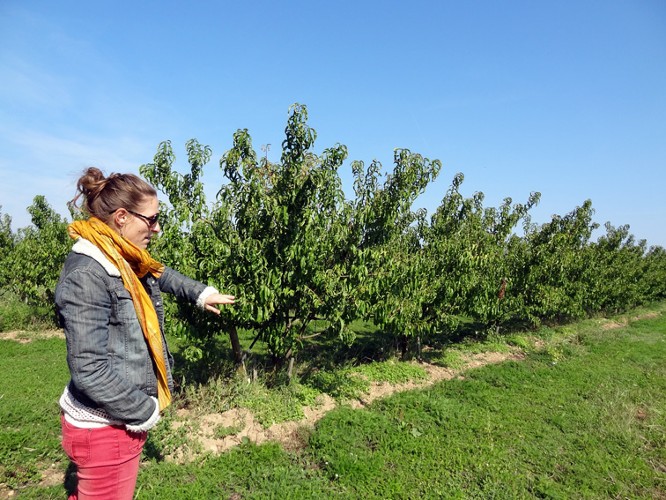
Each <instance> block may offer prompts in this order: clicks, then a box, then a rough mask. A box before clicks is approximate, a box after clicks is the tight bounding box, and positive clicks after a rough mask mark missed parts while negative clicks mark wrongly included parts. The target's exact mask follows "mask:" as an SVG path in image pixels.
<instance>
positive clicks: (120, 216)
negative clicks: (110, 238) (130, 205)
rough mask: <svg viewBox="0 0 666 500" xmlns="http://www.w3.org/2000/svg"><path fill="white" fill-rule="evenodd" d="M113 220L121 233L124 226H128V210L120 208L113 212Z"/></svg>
mask: <svg viewBox="0 0 666 500" xmlns="http://www.w3.org/2000/svg"><path fill="white" fill-rule="evenodd" d="M111 220H113V224H114V226H116V229H118V230H119V231H120V230H121V229H122V228H123V226H124V225H125V224H127V210H125V209H124V208H119V209H118V210H116V211H115V212H113V217H112V218H111Z"/></svg>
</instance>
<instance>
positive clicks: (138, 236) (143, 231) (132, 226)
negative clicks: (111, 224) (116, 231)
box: [120, 196, 160, 250]
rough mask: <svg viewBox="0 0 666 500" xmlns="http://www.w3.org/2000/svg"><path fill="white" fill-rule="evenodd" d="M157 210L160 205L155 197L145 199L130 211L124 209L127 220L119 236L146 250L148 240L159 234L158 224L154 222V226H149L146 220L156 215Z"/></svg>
mask: <svg viewBox="0 0 666 500" xmlns="http://www.w3.org/2000/svg"><path fill="white" fill-rule="evenodd" d="M159 209H160V204H159V202H158V201H157V197H156V196H154V197H152V198H148V199H146V201H145V202H144V203H142V204H140V205H138V206H137V207H136V208H135V209H133V210H132V211H130V210H129V209H126V210H127V219H126V222H125V225H124V226H123V227H122V230H121V233H120V234H121V235H122V236H124V237H125V239H126V240H129V241H131V242H132V243H134V244H135V245H136V246H138V247H139V248H143V249H144V250H145V249H146V248H148V243H150V239H151V238H152V237H153V236H155V235H156V234H157V233H159V232H160V223H159V222H157V221H156V222H155V223H154V224H151V223H150V221H148V220H147V219H150V218H151V217H153V216H154V215H156V214H157V213H158V212H159Z"/></svg>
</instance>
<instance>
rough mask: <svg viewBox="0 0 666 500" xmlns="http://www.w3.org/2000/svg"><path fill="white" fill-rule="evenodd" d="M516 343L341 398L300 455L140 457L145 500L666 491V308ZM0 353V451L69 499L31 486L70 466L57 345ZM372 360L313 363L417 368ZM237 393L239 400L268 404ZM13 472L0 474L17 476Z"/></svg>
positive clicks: (394, 375)
mask: <svg viewBox="0 0 666 500" xmlns="http://www.w3.org/2000/svg"><path fill="white" fill-rule="evenodd" d="M662 309H663V308H662ZM662 313H663V311H662ZM493 342H495V340H493ZM510 343H511V344H512V345H513V346H516V345H519V344H520V345H519V346H520V347H522V348H524V349H525V350H526V352H527V353H528V355H527V357H526V359H524V360H522V361H511V362H505V363H502V364H500V365H492V366H490V365H489V366H485V367H482V368H478V369H475V370H470V371H468V372H466V373H465V374H464V378H458V379H453V380H449V381H445V382H441V383H439V384H436V385H434V386H431V387H429V388H427V389H422V390H415V391H409V392H403V393H399V394H395V395H393V396H391V397H388V398H385V399H381V400H377V401H375V402H374V403H373V404H371V405H370V406H369V407H367V408H365V409H363V410H353V409H351V408H350V407H347V406H344V405H342V406H339V407H338V408H337V409H335V410H333V411H332V412H329V413H328V414H327V415H326V416H325V417H324V418H323V419H322V420H320V421H319V422H318V424H317V425H316V428H315V429H314V431H312V432H311V434H310V435H309V439H308V446H307V447H306V448H305V449H303V450H301V451H298V452H296V451H293V452H291V451H285V450H283V449H282V448H281V447H280V446H278V445H276V444H265V445H261V446H256V445H253V444H251V443H247V442H246V443H245V444H243V445H241V446H240V447H238V448H236V449H233V450H231V451H230V452H227V453H224V454H221V455H219V456H212V455H202V456H200V458H199V459H197V461H196V462H193V463H190V464H186V465H177V464H174V463H168V462H164V461H160V460H159V458H155V457H153V458H151V459H150V460H148V459H147V460H146V461H145V463H144V465H143V467H142V469H141V472H140V474H139V480H138V484H137V498H139V499H142V498H145V499H150V498H169V499H171V498H174V499H178V498H183V499H186V498H188V499H189V498H230V497H232V498H243V499H246V498H257V499H258V498H359V497H367V498H382V497H384V498H417V497H425V498H438V497H444V498H506V499H509V498H510V499H513V498H562V499H568V498H600V499H601V498H645V499H648V498H664V497H666V363H664V359H666V317H665V316H664V315H663V314H662V315H660V316H657V317H654V318H651V319H645V320H640V321H632V322H630V323H629V325H628V326H626V327H623V328H618V329H612V330H603V329H601V328H600V326H599V324H598V322H595V321H594V320H589V321H586V322H582V323H577V324H575V325H568V326H566V327H560V328H554V329H544V330H541V331H540V332H538V338H536V337H534V336H533V335H520V336H513V337H512V338H511V339H510ZM0 349H2V360H3V363H2V364H1V365H0V377H1V378H0V379H2V380H3V382H4V381H9V384H5V385H4V386H3V389H2V393H3V394H2V395H0V396H2V399H0V421H1V422H2V428H1V429H0V430H1V432H2V434H0V450H2V451H1V452H0V453H2V454H1V455H0V459H1V460H0V462H1V463H2V464H3V465H4V464H6V463H8V464H9V465H10V466H13V467H15V468H16V465H19V464H32V465H31V466H30V467H25V468H24V469H23V470H22V472H21V473H20V474H17V475H15V476H14V479H12V480H13V481H14V483H13V484H14V485H16V486H21V485H23V486H26V485H27V487H24V488H22V489H21V498H61V497H62V496H63V488H62V486H61V485H59V486H54V487H50V488H43V487H41V488H40V487H37V486H35V483H36V481H37V480H38V476H39V474H38V473H37V470H39V469H40V468H43V467H46V466H47V465H49V464H50V462H52V461H56V462H57V463H58V467H60V469H61V470H63V471H64V469H65V467H66V465H67V464H66V460H64V455H63V454H62V452H61V451H60V449H59V443H58V431H59V428H58V424H57V408H56V401H57V396H58V395H59V393H60V391H61V390H62V385H63V384H64V383H65V381H66V378H67V376H66V366H65V363H64V343H63V341H62V340H57V339H51V340H39V341H35V342H33V343H31V344H16V343H12V342H7V341H3V342H0ZM463 351H469V352H475V348H471V347H468V348H467V349H463ZM6 360H10V363H6V362H5V361H6ZM373 365H375V364H374V363H373V364H370V365H366V366H365V367H363V368H360V367H348V368H343V369H340V370H338V371H330V370H321V371H319V372H318V373H319V374H321V375H322V376H324V375H325V376H328V377H330V378H331V379H332V380H333V381H335V379H336V378H337V379H339V380H360V381H362V382H364V383H366V384H367V383H368V381H369V380H388V381H392V382H394V383H399V382H400V381H402V380H405V379H408V380H409V379H413V378H415V377H418V376H419V375H418V373H417V372H416V371H412V368H405V367H410V366H414V365H410V364H407V363H392V362H387V363H379V364H376V365H375V366H373ZM396 366H397V368H396ZM354 370H356V372H354ZM354 373H356V375H354ZM358 373H361V374H362V375H363V376H358ZM324 378H325V377H324ZM306 382H307V381H304V382H303V383H304V384H305V383H306ZM218 383H219V384H223V382H222V381H218ZM341 384H342V382H340V383H338V385H336V384H335V383H331V384H330V386H329V387H332V388H334V389H335V388H336V387H337V388H338V389H339V388H340V387H342V385H341ZM250 385H252V384H250ZM309 387H310V388H311V389H312V388H314V387H313V386H312V385H310V386H309ZM315 389H316V390H318V391H321V390H324V389H325V387H324V386H323V385H322V386H319V387H317V388H315ZM234 390H235V391H236V393H235V394H236V395H235V396H234V397H235V398H236V401H240V400H242V398H243V397H244V398H246V400H245V404H248V402H249V404H251V402H252V401H264V400H263V399H262V398H263V397H265V396H262V395H260V396H256V395H255V396H256V397H255V396H252V394H251V393H249V392H244V391H246V390H245V389H242V388H237V389H234ZM252 390H254V389H252ZM264 390H266V391H269V390H268V389H266V388H265V387H263V388H262V389H261V390H260V391H259V392H260V393H262V392H263V391H264ZM281 390H292V391H295V392H296V394H288V395H287V396H285V395H282V396H281V397H283V398H284V397H286V398H287V399H289V398H292V399H293V400H294V401H295V402H298V403H305V402H307V401H310V399H309V398H310V396H312V395H313V394H314V393H313V392H308V391H307V390H305V391H304V392H303V393H302V394H301V393H300V392H299V391H301V390H302V388H298V387H295V388H292V389H281ZM358 390H362V389H358ZM349 391H350V392H352V393H353V392H354V391H353V390H352V389H349ZM231 392H233V391H231ZM269 392H270V391H269ZM342 392H344V391H342ZM299 394H300V395H299ZM270 397H275V398H276V400H278V401H279V400H280V397H278V396H270ZM8 398H9V399H8ZM8 400H9V401H11V402H12V403H11V405H7V404H6V402H7V401H8ZM271 404H272V403H266V406H267V407H270V406H271ZM10 408H11V409H10ZM220 410H221V408H220ZM290 411H291V410H289V411H286V413H287V414H289V413H290ZM271 412H277V410H276V409H275V408H273V409H272V410H271ZM35 425H37V426H38V427H37V429H38V430H37V431H35V430H34V429H35V427H34V426H35ZM159 432H163V431H162V430H156V432H155V433H153V434H157V433H159ZM219 432H220V433H221V434H225V433H227V432H230V431H229V430H228V429H220V430H219ZM307 437H308V436H306V438H307ZM181 438H182V439H186V433H185V435H184V436H181ZM173 445H174V446H177V441H174V442H173ZM29 449H32V450H35V451H28V450H29ZM12 464H13V465H12ZM8 471H10V472H11V467H5V469H3V474H4V476H5V477H3V479H0V481H4V482H8V479H7V472H8ZM21 474H22V476H21Z"/></svg>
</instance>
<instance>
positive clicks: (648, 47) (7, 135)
mask: <svg viewBox="0 0 666 500" xmlns="http://www.w3.org/2000/svg"><path fill="white" fill-rule="evenodd" d="M188 4H189V5H188ZM295 102H299V103H302V104H305V105H307V107H308V111H309V115H310V120H309V123H310V125H311V126H312V127H313V128H315V129H316V131H317V134H318V139H317V142H316V144H315V151H316V152H318V153H319V152H321V151H322V150H324V149H325V148H327V147H329V146H332V145H334V144H335V143H341V144H345V145H346V146H347V147H348V149H349V160H350V161H351V160H363V161H365V162H366V164H367V163H369V162H370V161H372V160H373V159H378V160H380V161H381V162H382V163H383V165H384V167H385V170H386V171H390V170H391V169H392V158H393V150H394V148H397V147H400V148H408V149H411V150H412V151H414V152H418V153H421V154H423V155H424V156H426V157H429V158H438V159H440V160H441V161H442V163H443V168H442V171H441V173H440V175H439V177H438V179H437V180H436V181H435V182H434V183H433V184H432V185H431V186H430V187H429V188H428V191H427V192H426V193H425V194H424V195H423V196H422V197H421V198H420V199H419V200H418V206H421V207H425V208H426V209H427V210H428V212H429V213H432V212H433V211H434V210H435V209H436V208H437V206H438V205H439V203H440V201H441V199H442V197H443V196H444V194H445V192H446V190H447V189H448V187H449V186H450V183H451V179H452V178H453V176H454V174H455V173H456V172H462V173H463V174H464V175H465V182H464V184H463V186H462V192H463V194H465V195H467V196H471V195H472V194H473V193H474V192H476V191H482V192H483V193H484V194H485V195H486V198H485V205H486V206H497V205H499V204H500V203H501V202H502V200H503V199H504V198H505V197H511V198H512V199H513V200H514V202H524V201H526V200H527V197H528V196H529V193H530V192H532V191H539V192H541V193H542V198H541V203H540V204H539V206H538V207H536V208H535V209H533V211H532V217H533V221H534V222H538V223H543V222H547V221H548V220H550V217H551V215H553V214H559V215H564V214H566V213H568V212H570V211H571V210H573V209H574V208H575V207H576V206H578V205H580V204H582V203H583V202H584V201H585V200H586V199H591V200H592V203H593V207H594V208H595V210H596V213H595V217H594V220H595V221H596V222H598V223H600V224H601V225H602V226H603V224H604V223H605V222H606V221H610V222H611V223H612V224H613V225H614V226H619V225H622V224H629V225H630V226H631V230H630V231H631V233H632V234H634V235H635V237H636V238H637V239H647V241H648V244H650V245H661V246H664V247H666V224H665V223H664V221H663V219H664V216H666V196H664V189H665V186H666V182H665V180H666V179H665V175H666V174H664V172H665V170H666V2H664V1H663V0H632V1H625V0H623V1H616V0H599V1H591V0H576V1H568V0H565V1H558V2H545V1H534V0H530V1H517V0H508V1H503V2H498V1H483V0H479V1H471V2H454V1H448V0H446V1H443V0H442V1H421V0H413V1H410V2H403V1H391V0H387V1H381V2H380V1H363V0H356V1H353V2H351V1H345V0H343V1H329V2H317V1H309V2H302V1H284V2H274V1H261V2H258V1H252V0H248V1H246V2H213V1H208V2H202V1H198V2H197V1H193V2H182V1H181V2H176V1H161V2H157V1H145V2H134V1H133V2H129V1H124V0H122V1H114V2H90V1H85V2H84V1H68V0H63V1H59V2H51V1H37V0H1V1H0V205H2V209H1V211H2V213H8V214H9V215H11V216H12V219H13V224H12V227H13V229H14V230H16V229H18V228H20V227H25V226H27V225H28V224H29V223H30V219H29V215H28V213H27V212H26V208H27V207H28V206H29V205H30V204H31V202H32V199H33V197H34V196H35V195H38V194H43V195H45V196H46V198H47V200H48V201H49V203H50V204H51V205H52V206H53V207H54V208H55V209H56V210H57V211H58V212H60V213H61V214H63V215H65V214H66V213H67V211H66V208H65V202H66V201H67V200H68V199H71V198H72V196H73V195H74V189H75V182H76V179H77V177H78V175H79V174H80V172H81V171H82V170H83V169H84V168H85V167H87V166H89V165H96V166H99V167H101V168H102V169H103V170H104V171H106V172H107V173H110V172H128V171H131V172H138V167H139V165H141V164H143V163H148V162H150V161H152V158H153V155H154V153H155V150H156V148H157V145H158V144H159V142H160V141H163V140H166V139H169V140H171V141H172V144H173V146H174V149H175V152H176V155H177V157H178V165H179V168H180V169H181V170H182V171H184V170H185V169H186V168H187V165H186V156H185V147H184V144H185V141H186V140H188V139H190V138H197V139H198V140H199V141H200V142H202V143H204V144H208V145H210V146H211V148H212V149H213V160H212V161H211V163H210V164H209V165H208V166H207V170H206V175H205V180H206V184H207V186H208V188H209V189H210V192H211V193H214V192H216V191H217V189H216V188H217V187H218V186H219V184H220V183H221V182H223V178H222V175H221V172H220V170H219V167H218V161H219V158H220V156H221V155H222V154H223V153H224V152H225V151H226V150H228V149H229V148H230V147H231V142H232V134H233V133H234V131H235V130H237V129H239V128H247V129H249V131H250V134H251V136H252V138H253V144H254V146H255V149H256V150H257V152H258V153H260V154H261V146H262V145H265V144H271V147H270V150H269V152H268V156H269V159H271V160H273V161H277V160H278V159H279V156H280V144H281V142H282V140H283V133H284V127H285V124H286V120H287V116H288V110H289V106H290V105H291V104H292V103H295ZM341 175H342V177H343V179H344V180H345V182H346V183H347V184H346V185H349V181H350V177H351V173H350V168H349V161H348V162H347V164H346V165H345V166H344V167H343V169H342V171H341ZM349 195H350V196H351V192H350V193H349ZM602 232H603V231H598V232H597V233H596V236H599V235H600V234H602Z"/></svg>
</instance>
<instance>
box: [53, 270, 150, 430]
mask: <svg viewBox="0 0 666 500" xmlns="http://www.w3.org/2000/svg"><path fill="white" fill-rule="evenodd" d="M56 307H57V309H58V313H59V316H60V318H61V321H62V326H63V328H64V329H65V335H66V338H67V363H68V365H69V370H70V373H71V377H72V383H73V384H74V387H75V389H76V391H77V392H81V393H82V394H83V395H84V396H85V397H86V398H88V399H90V401H92V402H93V403H94V404H95V405H96V406H97V407H99V408H102V409H104V410H106V412H107V413H108V414H109V415H110V416H111V417H112V418H114V419H117V420H120V421H122V422H125V423H127V424H131V425H140V424H142V423H145V422H146V421H148V420H149V419H150V418H151V416H152V415H153V414H154V412H155V402H154V400H153V399H152V398H151V397H150V396H148V395H147V394H145V393H144V392H143V391H141V390H140V389H138V388H137V387H136V386H134V385H133V384H131V383H129V382H128V381H126V380H125V379H124V378H123V377H122V376H121V375H120V374H118V373H117V372H116V371H115V370H113V369H112V367H111V365H110V362H109V350H108V344H109V324H110V321H111V316H112V314H111V311H112V302H111V296H110V292H109V289H108V285H107V283H106V282H105V280H104V279H103V278H102V277H101V276H100V275H98V274H96V273H95V272H94V271H91V270H90V269H86V270H83V269H75V270H73V271H71V272H70V273H69V275H67V276H66V277H64V279H63V280H62V281H61V282H60V283H59V285H58V287H57V289H56ZM82 403H84V404H87V402H85V401H82Z"/></svg>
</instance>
